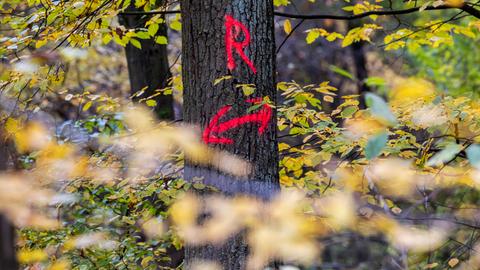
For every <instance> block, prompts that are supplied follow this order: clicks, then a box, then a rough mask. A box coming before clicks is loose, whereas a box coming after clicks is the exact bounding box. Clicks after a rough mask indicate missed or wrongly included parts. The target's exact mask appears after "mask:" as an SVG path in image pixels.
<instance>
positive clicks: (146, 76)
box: [119, 1, 174, 120]
mask: <svg viewBox="0 0 480 270" xmlns="http://www.w3.org/2000/svg"><path fill="white" fill-rule="evenodd" d="M160 2H161V3H160V4H159V6H162V3H163V1H160ZM127 11H141V9H137V8H135V7H134V5H133V4H132V6H131V7H129V8H128V9H127ZM119 19H120V22H121V23H122V24H123V25H124V26H125V27H126V28H128V29H135V28H141V27H144V26H145V22H147V20H148V16H145V15H123V16H121V17H120V18H119ZM159 26H160V28H159V29H158V31H157V33H156V36H165V37H166V36H167V27H166V25H165V24H160V25H159ZM139 41H140V44H141V46H142V48H141V49H139V48H136V47H134V46H133V45H132V44H130V43H129V44H127V46H126V47H125V53H126V57H127V65H128V74H129V77H130V88H131V94H132V95H134V94H135V93H137V92H138V91H140V90H142V89H144V88H145V87H147V88H146V89H145V93H144V94H143V95H141V96H140V97H135V98H134V100H138V99H139V98H146V97H149V96H152V95H153V94H155V93H157V92H156V91H155V90H158V89H163V88H165V87H167V86H168V80H169V79H170V77H171V76H172V75H171V73H170V67H169V64H168V53H167V45H161V44H158V43H156V42H155V39H154V38H151V39H139ZM153 99H154V100H155V101H156V102H157V105H156V106H155V112H156V114H157V116H158V117H159V118H160V119H165V120H173V118H174V112H173V96H172V95H163V94H162V95H158V96H155V97H154V98H153Z"/></svg>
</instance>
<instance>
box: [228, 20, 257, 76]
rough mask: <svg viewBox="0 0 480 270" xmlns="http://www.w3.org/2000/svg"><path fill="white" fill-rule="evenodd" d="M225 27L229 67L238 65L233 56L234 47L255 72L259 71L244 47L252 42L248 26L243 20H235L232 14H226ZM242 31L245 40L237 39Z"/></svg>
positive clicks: (232, 67) (233, 67)
mask: <svg viewBox="0 0 480 270" xmlns="http://www.w3.org/2000/svg"><path fill="white" fill-rule="evenodd" d="M225 28H226V30H227V33H226V34H225V47H226V50H227V68H228V69H229V70H234V69H235V67H236V64H235V59H234V58H233V49H235V51H236V52H237V53H238V54H239V55H240V57H241V58H242V60H243V61H244V62H245V63H246V64H247V65H248V66H249V67H250V69H251V70H252V71H253V73H257V69H256V68H255V66H254V65H253V63H252V61H250V59H248V57H247V56H246V55H245V52H244V49H245V47H247V46H248V44H249V43H250V32H249V31H248V29H247V27H246V26H245V25H244V24H242V23H241V22H239V21H237V20H235V19H234V18H233V17H232V16H230V15H225ZM240 31H241V32H243V35H244V36H245V38H244V40H243V41H241V42H239V41H237V40H236V39H237V38H238V35H240Z"/></svg>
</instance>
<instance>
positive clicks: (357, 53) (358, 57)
mask: <svg viewBox="0 0 480 270" xmlns="http://www.w3.org/2000/svg"><path fill="white" fill-rule="evenodd" d="M361 25H362V24H361V23H360V22H359V21H348V28H349V29H353V28H356V27H359V26H361ZM350 46H351V48H352V57H353V64H354V66H355V77H356V79H357V82H356V84H357V90H358V94H359V95H360V100H359V101H360V104H359V107H360V109H365V108H366V105H365V94H366V93H368V92H370V90H371V89H370V87H368V85H367V84H366V83H365V79H367V78H368V70H367V60H366V57H365V43H364V42H363V41H360V42H354V43H353V44H352V45H350Z"/></svg>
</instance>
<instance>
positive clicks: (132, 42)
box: [130, 38, 142, 49]
mask: <svg viewBox="0 0 480 270" xmlns="http://www.w3.org/2000/svg"><path fill="white" fill-rule="evenodd" d="M130 43H131V44H132V45H133V46H134V47H136V48H138V49H142V44H141V43H140V41H138V40H136V39H134V38H132V39H130Z"/></svg>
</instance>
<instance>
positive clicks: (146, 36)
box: [135, 31, 150, 39]
mask: <svg viewBox="0 0 480 270" xmlns="http://www.w3.org/2000/svg"><path fill="white" fill-rule="evenodd" d="M135 36H137V37H138V38H141V39H150V34H149V33H148V32H144V31H142V32H137V33H135Z"/></svg>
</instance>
